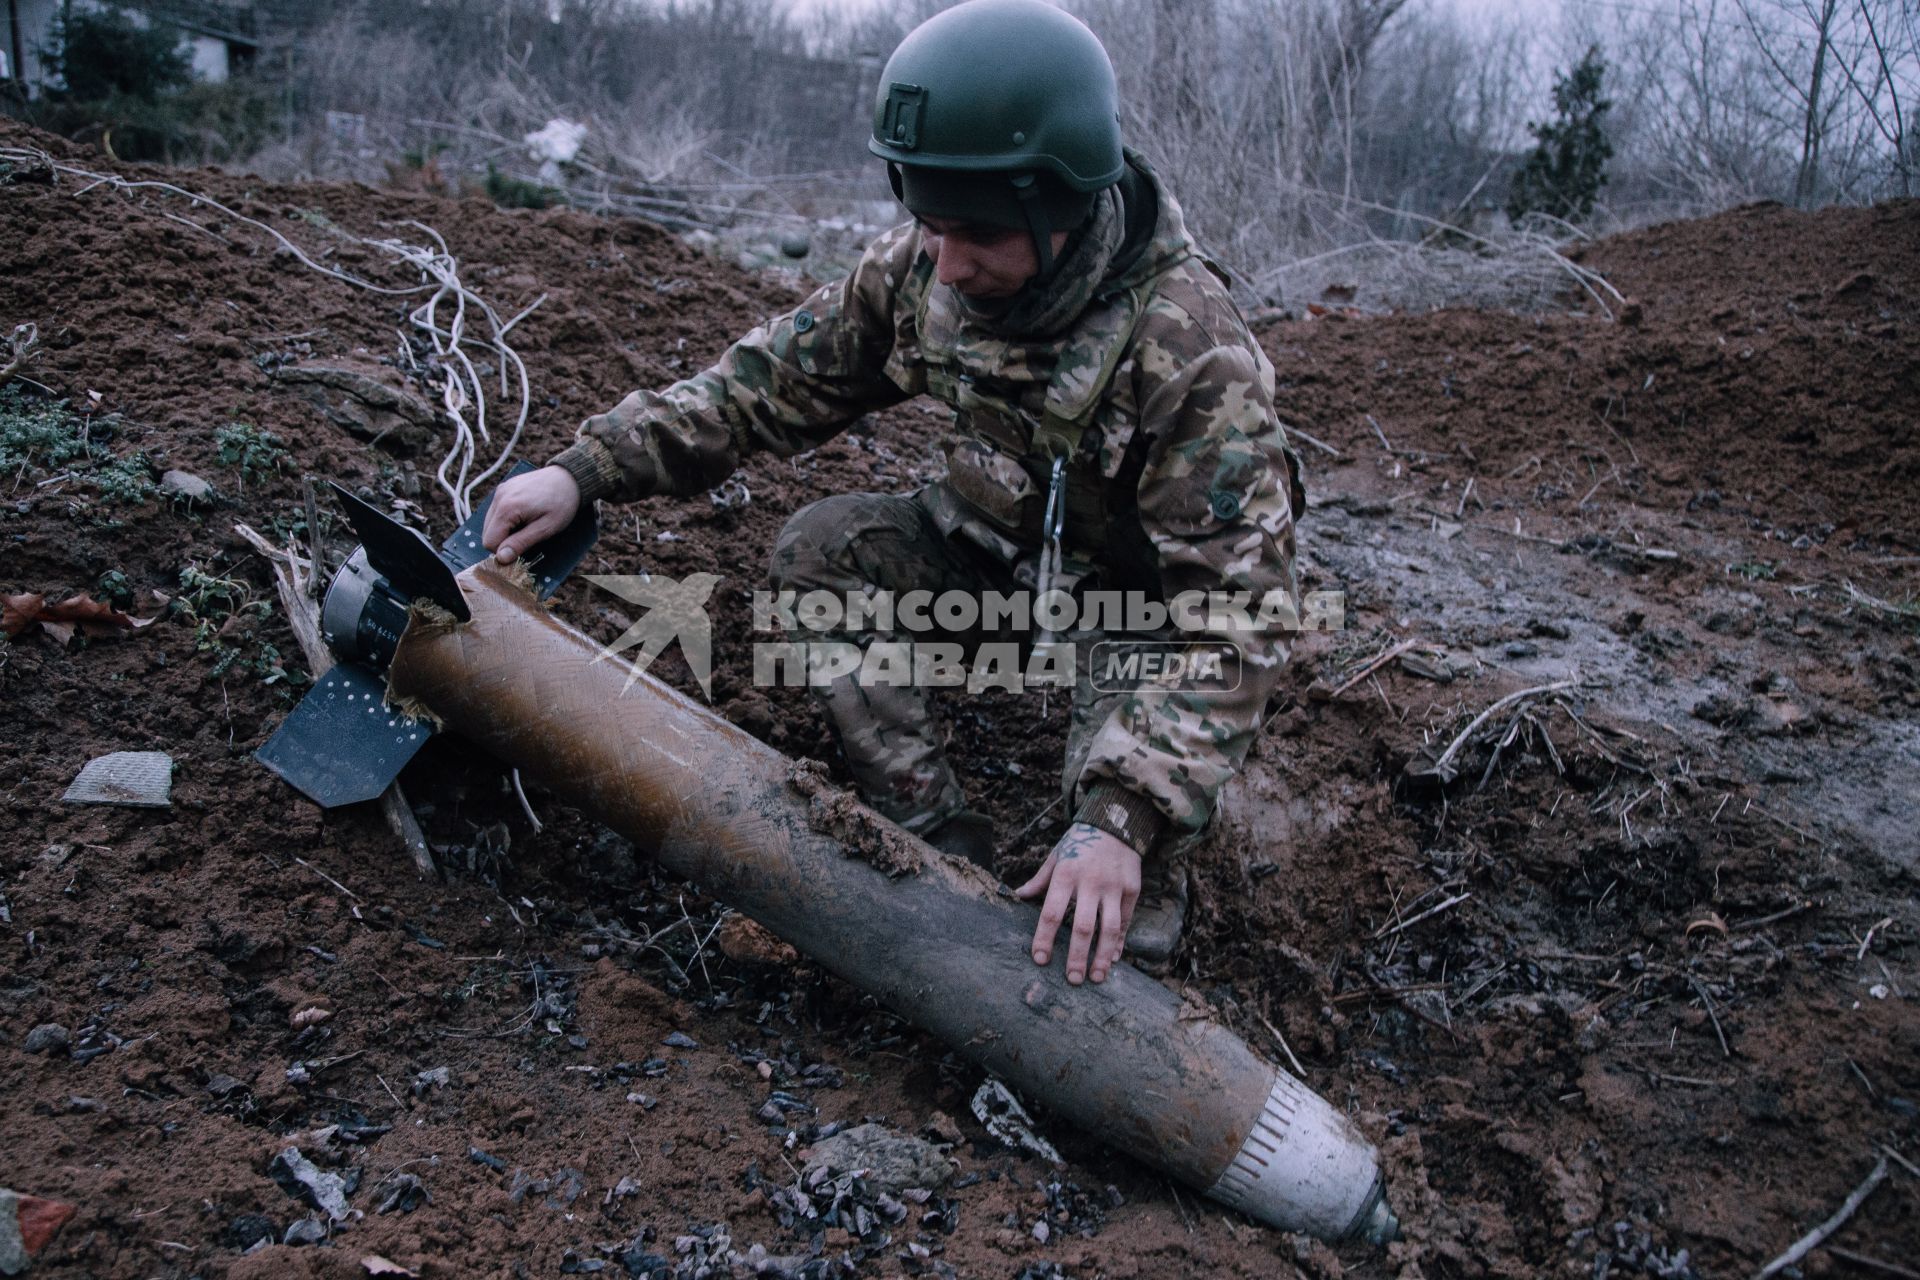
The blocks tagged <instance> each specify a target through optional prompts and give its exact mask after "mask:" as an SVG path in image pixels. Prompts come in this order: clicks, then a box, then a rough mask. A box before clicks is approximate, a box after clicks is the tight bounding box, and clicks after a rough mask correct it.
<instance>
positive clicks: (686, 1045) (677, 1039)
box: [661, 1031, 700, 1049]
mask: <svg viewBox="0 0 1920 1280" xmlns="http://www.w3.org/2000/svg"><path fill="white" fill-rule="evenodd" d="M661 1043H662V1044H668V1045H672V1046H673V1047H674V1048H676V1049H698V1048H699V1047H700V1042H699V1041H698V1040H695V1039H694V1038H693V1037H692V1036H690V1035H687V1034H686V1033H685V1032H681V1031H675V1032H674V1033H672V1034H671V1035H669V1036H668V1037H667V1038H666V1039H665V1040H663V1041H661Z"/></svg>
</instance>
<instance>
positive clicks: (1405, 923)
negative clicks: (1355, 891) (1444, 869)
mask: <svg viewBox="0 0 1920 1280" xmlns="http://www.w3.org/2000/svg"><path fill="white" fill-rule="evenodd" d="M1471 897H1473V895H1472V894H1471V893H1462V894H1458V895H1456V896H1454V897H1451V898H1448V899H1447V900H1446V901H1445V902H1443V903H1441V904H1440V905H1439V906H1437V907H1428V908H1427V909H1426V910H1425V911H1422V912H1421V913H1420V914H1419V915H1417V916H1415V917H1413V918H1412V919H1411V920H1402V921H1401V922H1400V923H1399V924H1396V925H1388V926H1386V927H1384V928H1382V929H1381V930H1380V931H1379V932H1378V933H1376V934H1374V935H1373V940H1374V941H1375V942H1379V941H1380V940H1381V939H1383V938H1387V937H1391V936H1392V935H1393V934H1396V933H1399V932H1400V931H1401V930H1402V929H1411V928H1412V927H1413V926H1414V925H1416V924H1419V923H1420V922H1421V921H1422V920H1425V919H1428V918H1429V917H1432V916H1437V915H1439V914H1440V913H1441V912H1442V911H1447V910H1450V909H1452V908H1454V907H1457V906H1459V905H1460V904H1461V903H1463V902H1465V901H1466V900H1467V899H1469V898H1471ZM1378 993H1379V994H1381V995H1397V994H1398V992H1396V991H1393V990H1391V989H1389V988H1385V987H1382V988H1379V989H1378Z"/></svg>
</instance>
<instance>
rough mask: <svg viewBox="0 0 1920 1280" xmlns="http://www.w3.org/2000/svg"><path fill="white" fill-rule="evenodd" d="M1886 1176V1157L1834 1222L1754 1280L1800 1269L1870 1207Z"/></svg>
mask: <svg viewBox="0 0 1920 1280" xmlns="http://www.w3.org/2000/svg"><path fill="white" fill-rule="evenodd" d="M1886 1176H1887V1158H1886V1156H1884V1155H1883V1156H1881V1157H1880V1158H1879V1159H1878V1160H1877V1161H1875V1162H1874V1166H1873V1172H1872V1173H1869V1174H1868V1175H1867V1179H1866V1181H1865V1182H1862V1183H1861V1184H1860V1185H1859V1186H1857V1187H1855V1188H1854V1189H1853V1194H1851V1195H1849V1196H1848V1197H1847V1198H1846V1200H1845V1201H1844V1202H1843V1203H1842V1204H1841V1206H1840V1207H1839V1208H1838V1209H1836V1210H1834V1213H1833V1216H1832V1217H1831V1218H1828V1219H1827V1220H1826V1221H1825V1222H1823V1223H1821V1224H1820V1225H1819V1226H1817V1227H1815V1228H1814V1229H1813V1230H1811V1231H1809V1232H1807V1234H1805V1235H1804V1236H1801V1237H1800V1238H1799V1239H1798V1240H1796V1241H1794V1242H1793V1245H1792V1247H1791V1248H1789V1249H1788V1250H1787V1251H1786V1252H1785V1253H1783V1254H1781V1255H1780V1256H1779V1257H1777V1258H1775V1259H1774V1260H1773V1261H1772V1262H1769V1263H1768V1264H1767V1265H1766V1266H1764V1267H1762V1268H1760V1269H1759V1270H1758V1271H1756V1272H1754V1273H1753V1280H1768V1277H1769V1276H1776V1275H1779V1274H1780V1273H1781V1272H1782V1271H1785V1270H1786V1269H1787V1268H1788V1267H1791V1266H1795V1265H1797V1264H1798V1263H1799V1262H1800V1260H1801V1259H1802V1258H1804V1257H1806V1256H1807V1255H1808V1254H1809V1253H1812V1252H1813V1251H1814V1250H1815V1249H1818V1248H1819V1247H1820V1246H1821V1245H1822V1244H1823V1243H1825V1242H1826V1239H1827V1237H1828V1236H1830V1235H1832V1234H1833V1233H1834V1232H1836V1231H1838V1230H1839V1229H1840V1228H1841V1227H1843V1226H1845V1225H1846V1224H1847V1219H1848V1218H1851V1217H1852V1216H1853V1215H1854V1213H1855V1212H1856V1211H1857V1210H1858V1209H1859V1208H1860V1206H1861V1205H1862V1204H1865V1203H1866V1199H1867V1197H1868V1196H1870V1195H1872V1194H1873V1192H1874V1188H1876V1187H1878V1186H1879V1185H1880V1184H1881V1183H1882V1182H1883V1181H1885V1180H1886Z"/></svg>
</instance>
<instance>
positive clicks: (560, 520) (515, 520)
mask: <svg viewBox="0 0 1920 1280" xmlns="http://www.w3.org/2000/svg"><path fill="white" fill-rule="evenodd" d="M579 510H580V485H579V483H578V482H577V481H576V480H574V478H573V476H572V474H571V473H569V472H568V471H567V469H566V468H565V467H542V468H540V469H539V470H538V471H525V472H522V473H521V474H519V475H517V476H514V477H513V478H512V479H510V480H507V481H506V482H505V483H503V484H502V485H501V486H500V487H499V488H498V489H497V490H495V491H494V495H493V501H492V503H490V504H489V505H488V507H487V523H486V525H485V527H483V528H482V529H481V531H480V542H481V544H482V545H483V546H485V547H486V549H487V550H489V551H491V552H493V558H494V559H495V560H497V561H499V562H500V563H501V564H512V563H513V562H514V560H515V559H517V558H518V557H519V556H520V555H521V554H522V553H524V552H525V551H526V550H527V548H529V547H537V546H539V545H540V544H541V543H542V542H545V541H546V540H547V539H548V538H551V537H552V536H553V535H554V534H556V533H558V532H560V531H561V530H562V529H564V528H566V527H567V525H568V524H569V523H571V522H572V520H573V517H574V513H575V512H577V511H579Z"/></svg>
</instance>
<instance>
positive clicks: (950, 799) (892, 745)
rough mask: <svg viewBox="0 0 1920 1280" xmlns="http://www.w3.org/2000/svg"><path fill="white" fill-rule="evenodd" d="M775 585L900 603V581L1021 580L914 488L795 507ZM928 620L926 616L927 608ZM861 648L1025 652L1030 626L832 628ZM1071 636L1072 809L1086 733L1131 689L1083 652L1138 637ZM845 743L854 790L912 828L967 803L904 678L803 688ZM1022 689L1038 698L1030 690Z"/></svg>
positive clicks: (920, 691) (1068, 797)
mask: <svg viewBox="0 0 1920 1280" xmlns="http://www.w3.org/2000/svg"><path fill="white" fill-rule="evenodd" d="M771 577H772V581H773V586H774V588H775V590H777V591H786V590H789V589H790V590H793V591H794V592H796V593H798V594H805V593H806V592H808V591H815V590H825V591H828V592H831V593H833V594H834V595H835V596H836V597H839V598H842V599H845V598H846V597H847V596H848V595H849V594H863V593H864V594H873V593H876V592H886V593H890V594H891V595H892V596H893V598H894V600H896V601H898V600H899V599H900V598H901V597H903V596H904V595H905V594H906V593H907V592H909V591H928V592H931V593H932V594H933V595H935V596H938V595H939V594H940V593H942V592H945V591H960V592H966V593H968V594H970V595H973V596H975V597H976V598H977V597H978V596H979V595H980V594H981V593H983V592H987V591H998V592H1003V593H1010V592H1014V591H1019V590H1024V589H1026V584H1024V583H1022V582H1021V581H1020V580H1018V579H1017V578H1016V577H1015V575H1014V572H1013V569H1012V567H1011V566H1009V565H1007V564H1005V563H1004V562H1003V561H1001V560H1000V559H999V558H997V557H996V556H994V555H992V554H990V553H989V552H987V551H986V550H984V549H982V548H978V547H975V546H974V545H972V544H971V543H969V542H967V541H964V540H962V539H960V538H956V537H950V536H949V535H947V534H946V533H944V532H943V531H942V530H941V528H940V527H939V525H938V524H936V523H935V522H934V518H933V516H932V514H931V513H930V512H929V510H928V509H927V507H926V506H925V505H924V504H923V503H922V502H921V501H920V498H919V495H918V494H909V495H905V496H898V495H891V494H879V493H848V494H836V495H835V496H833V497H830V498H822V499H821V500H820V501H818V502H814V503H811V504H810V505H808V506H805V507H802V508H801V509H800V510H798V511H796V512H794V514H793V516H792V517H791V518H790V519H789V520H788V521H787V524H786V527H785V528H784V529H782V530H781V531H780V537H779V540H778V541H777V542H776V543H775V544H774V550H773V564H772V570H771ZM929 621H931V618H929ZM821 638H837V639H846V640H852V641H854V642H855V643H858V644H860V645H862V646H863V647H864V646H866V645H868V644H871V643H873V642H876V641H880V640H911V641H915V642H919V643H925V642H929V641H935V642H947V643H957V644H959V645H960V646H961V647H962V649H963V651H964V652H965V654H966V655H967V658H968V660H969V661H971V660H972V658H973V656H974V655H975V653H976V651H977V649H978V647H979V645H980V644H982V643H984V642H986V641H989V640H1006V641H1012V642H1019V643H1021V652H1022V657H1023V660H1024V655H1025V653H1026V650H1027V644H1028V642H1030V641H1031V640H1032V639H1033V638H1034V637H1033V636H1031V635H1016V634H1007V635H998V634H992V633H985V632H983V631H981V630H980V629H978V628H976V629H974V630H972V631H969V632H963V633H954V632H950V631H940V630H928V631H906V630H903V629H900V628H898V627H896V628H895V629H893V630H891V631H883V630H871V631H860V632H857V633H848V634H842V635H839V636H833V637H821ZM1060 639H1062V640H1069V641H1072V642H1073V644H1074V651H1075V658H1076V672H1075V679H1074V687H1073V698H1072V716H1071V722H1070V725H1069V727H1068V730H1067V750H1066V762H1065V765H1064V767H1063V769H1062V770H1061V776H1060V789H1061V793H1062V796H1063V798H1064V799H1065V801H1066V804H1067V811H1068V812H1072V810H1073V805H1074V791H1075V788H1076V786H1077V784H1078V782H1079V780H1080V773H1081V770H1082V768H1083V767H1084V766H1085V764H1086V760H1087V754H1088V752H1089V751H1090V750H1091V748H1092V746H1093V739H1094V735H1095V733H1096V732H1097V731H1098V730H1099V728H1100V726H1101V725H1102V724H1104V723H1105V722H1106V720H1107V717H1108V716H1109V715H1111V714H1112V712H1113V711H1114V709H1115V708H1116V707H1118V706H1119V704H1120V703H1121V702H1122V701H1123V700H1124V699H1125V698H1126V697H1127V696H1129V695H1130V694H1132V693H1134V692H1135V691H1136V690H1135V689H1134V688H1129V687H1124V686H1113V685H1111V683H1110V682H1108V681H1105V680H1103V681H1101V685H1102V688H1100V689H1096V688H1094V683H1093V681H1092V680H1091V679H1090V670H1089V667H1090V662H1091V658H1090V654H1091V652H1092V649H1093V645H1094V644H1095V643H1096V642H1098V641H1102V640H1116V641H1125V640H1130V639H1137V640H1140V641H1142V642H1150V641H1151V640H1152V639H1153V638H1152V637H1145V636H1142V637H1125V636H1121V635H1119V634H1118V633H1109V632H1089V631H1076V632H1072V633H1069V634H1065V635H1062V636H1061V637H1060ZM810 687H811V689H812V692H813V695H814V697H815V698H816V699H817V700H818V702H819V704H820V706H821V709H822V710H823V711H824V712H825V714H826V717H827V722H828V723H829V724H830V725H831V726H832V727H833V731H834V733H835V735H836V736H837V737H838V739H839V742H840V749H841V750H842V752H844V753H845V755H846V759H847V766H848V768H849V770H851V772H852V773H853V777H854V783H855V785H856V786H857V787H858V789H859V792H860V798H861V799H862V800H864V801H865V802H866V803H867V804H868V805H869V806H871V807H872V808H873V809H875V810H876V811H878V812H879V813H881V814H883V815H884V816H886V817H887V818H889V819H891V820H892V821H894V822H896V823H898V824H900V825H901V826H902V827H905V828H906V829H907V830H908V831H911V832H914V833H915V834H925V833H926V832H928V831H931V830H934V829H935V828H937V827H938V826H939V825H940V824H941V823H943V822H945V821H946V820H947V819H948V818H950V817H952V816H953V815H954V814H955V813H957V812H959V811H960V810H961V809H962V808H964V807H965V806H966V797H965V793H964V792H963V791H962V789H961V786H960V781H959V779H958V778H956V777H955V776H954V772H953V768H952V766H951V765H950V764H949V763H948V761H947V754H946V750H945V748H944V746H943V745H942V736H941V732H940V727H939V725H938V724H937V723H936V722H935V719H934V716H933V710H932V706H931V705H930V701H929V695H930V692H931V691H930V690H928V689H926V688H923V687H919V686H917V685H914V684H911V683H907V684H883V685H868V684H863V683H862V682H860V681H859V680H857V679H856V678H855V676H853V675H847V676H843V677H840V678H839V679H836V680H833V681H831V682H829V683H826V684H821V685H812V686H810ZM1027 696H1032V697H1039V696H1040V695H1039V693H1038V691H1032V692H1030V693H1029V694H1028V695H1027Z"/></svg>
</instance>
